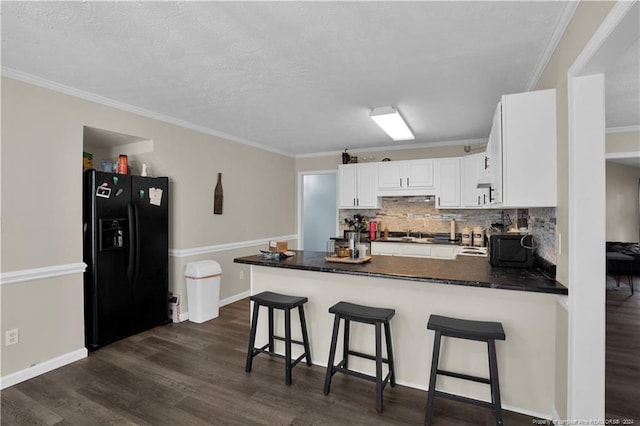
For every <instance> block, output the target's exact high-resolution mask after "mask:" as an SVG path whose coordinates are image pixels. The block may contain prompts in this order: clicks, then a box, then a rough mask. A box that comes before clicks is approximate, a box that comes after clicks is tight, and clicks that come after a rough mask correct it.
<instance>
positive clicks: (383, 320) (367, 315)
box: [324, 302, 396, 413]
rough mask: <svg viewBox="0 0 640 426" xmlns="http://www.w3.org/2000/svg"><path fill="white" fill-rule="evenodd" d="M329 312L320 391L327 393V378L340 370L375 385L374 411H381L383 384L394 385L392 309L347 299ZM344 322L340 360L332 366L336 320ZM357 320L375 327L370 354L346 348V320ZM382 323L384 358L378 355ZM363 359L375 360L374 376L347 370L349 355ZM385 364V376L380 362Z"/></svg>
mask: <svg viewBox="0 0 640 426" xmlns="http://www.w3.org/2000/svg"><path fill="white" fill-rule="evenodd" d="M329 313H331V314H334V315H335V317H334V321H333V334H332V335H331V348H330V349H329V362H328V365H327V373H326V376H325V381H324V394H325V395H328V394H329V390H330V388H331V379H332V378H333V375H334V374H335V373H344V374H348V375H350V376H354V377H358V378H360V379H364V380H369V381H372V382H375V384H376V411H377V412H378V413H381V412H382V392H383V390H384V388H385V387H386V385H387V383H389V384H391V386H392V387H394V386H395V385H396V374H395V369H394V364H393V347H392V346H393V345H392V342H391V329H390V328H389V327H390V325H389V321H391V318H393V316H394V315H395V313H396V311H395V310H394V309H386V308H374V307H370V306H363V305H356V304H354V303H348V302H338V303H336V304H335V305H333V306H332V307H330V308H329ZM341 319H342V320H343V321H344V336H343V350H342V360H341V361H340V362H339V363H338V364H337V365H334V360H335V354H336V346H337V342H338V333H339V330H340V320H341ZM351 321H355V322H360V323H364V324H372V325H374V327H375V346H376V353H375V356H374V355H370V354H365V353H362V352H358V351H352V350H350V349H349V335H350V330H349V328H350V327H349V326H350V322H351ZM383 326H384V334H385V343H386V351H387V358H383V357H382V327H383ZM350 355H351V356H356V357H359V358H366V359H369V360H373V361H375V362H376V375H375V376H371V375H367V374H363V373H360V372H358V371H354V370H350V369H349V361H348V358H349V356H350ZM383 363H385V364H387V365H388V368H389V370H388V372H387V375H386V376H385V377H384V378H383V376H382V364H383Z"/></svg>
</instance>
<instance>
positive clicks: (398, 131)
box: [369, 107, 415, 141]
mask: <svg viewBox="0 0 640 426" xmlns="http://www.w3.org/2000/svg"><path fill="white" fill-rule="evenodd" d="M369 116H370V117H371V119H372V120H373V121H375V122H376V124H377V125H378V126H380V128H382V130H384V131H385V132H386V133H387V134H388V135H389V136H390V137H391V139H393V140H394V141H408V140H413V139H415V136H413V133H411V129H409V126H407V123H405V122H404V120H403V119H402V117H401V116H400V113H399V112H398V111H396V109H395V108H393V107H381V108H374V109H372V110H371V113H370V114H369Z"/></svg>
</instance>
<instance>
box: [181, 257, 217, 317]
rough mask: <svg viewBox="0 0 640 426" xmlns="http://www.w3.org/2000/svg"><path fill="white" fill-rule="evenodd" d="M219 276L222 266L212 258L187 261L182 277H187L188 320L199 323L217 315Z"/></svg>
mask: <svg viewBox="0 0 640 426" xmlns="http://www.w3.org/2000/svg"><path fill="white" fill-rule="evenodd" d="M221 276H222V268H220V264H219V263H218V262H215V261H213V260H202V261H200V262H191V263H187V268H186V270H185V273H184V277H185V278H186V279H187V301H188V303H189V321H191V322H197V323H201V322H205V321H209V320H210V319H213V318H217V317H218V303H219V301H220V277H221Z"/></svg>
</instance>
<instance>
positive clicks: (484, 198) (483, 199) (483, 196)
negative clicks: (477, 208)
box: [482, 194, 487, 204]
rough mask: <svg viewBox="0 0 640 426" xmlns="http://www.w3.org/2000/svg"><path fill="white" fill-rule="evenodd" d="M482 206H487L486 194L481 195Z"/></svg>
mask: <svg viewBox="0 0 640 426" xmlns="http://www.w3.org/2000/svg"><path fill="white" fill-rule="evenodd" d="M482 204H487V194H482Z"/></svg>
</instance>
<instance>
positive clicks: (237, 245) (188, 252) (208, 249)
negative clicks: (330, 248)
mask: <svg viewBox="0 0 640 426" xmlns="http://www.w3.org/2000/svg"><path fill="white" fill-rule="evenodd" d="M297 239H298V235H297V234H290V235H280V236H278V237H269V238H260V239H258V240H250V241H237V242H233V243H226V244H216V245H213V246H205V247H195V248H190V249H169V256H173V257H189V256H198V255H201V254H208V253H216V252H219V251H229V250H236V249H241V248H247V247H254V246H259V245H261V244H265V243H269V241H281V240H286V241H289V240H297Z"/></svg>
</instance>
